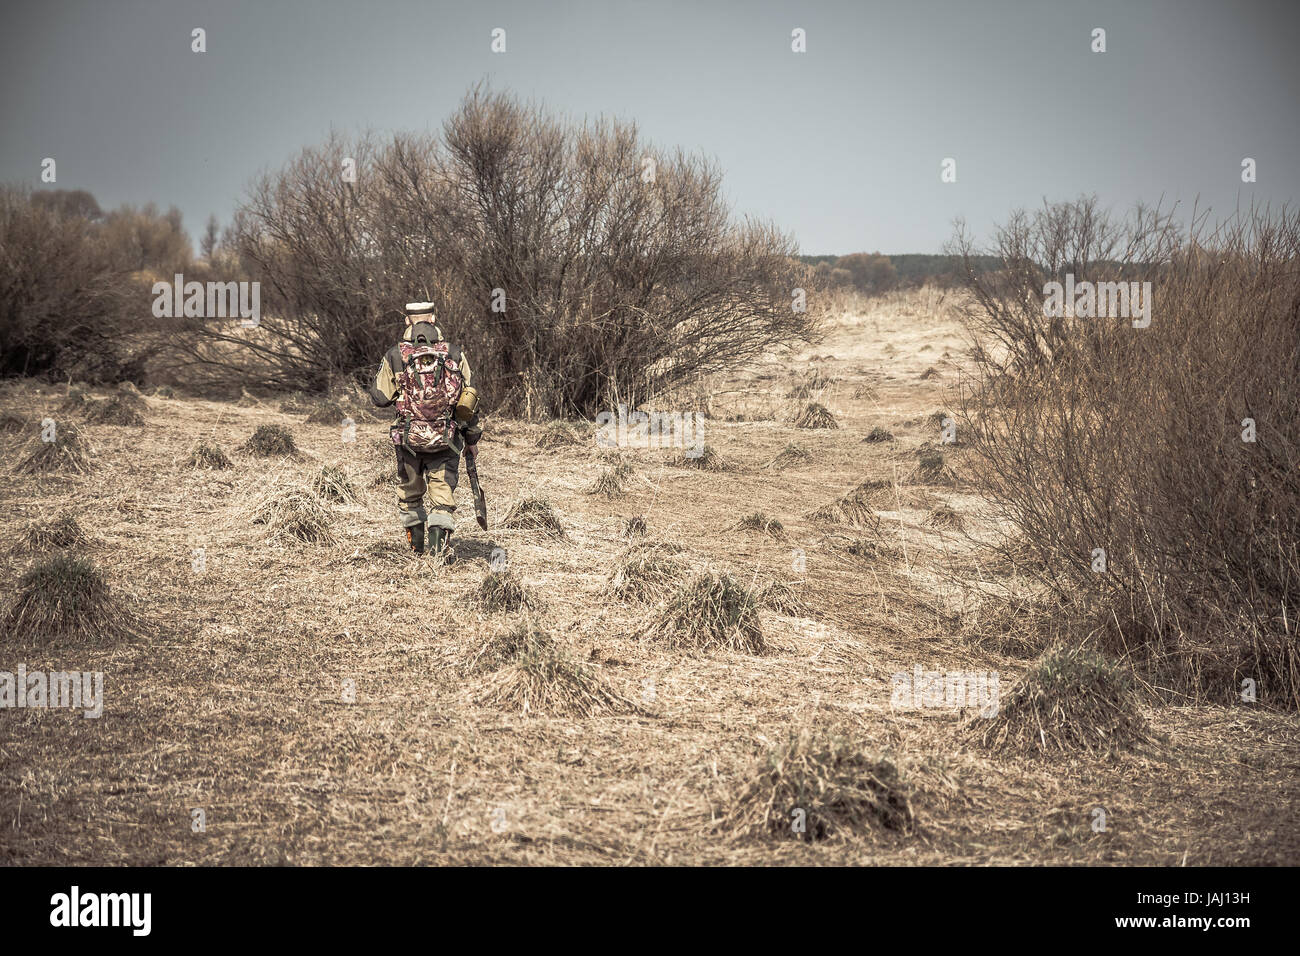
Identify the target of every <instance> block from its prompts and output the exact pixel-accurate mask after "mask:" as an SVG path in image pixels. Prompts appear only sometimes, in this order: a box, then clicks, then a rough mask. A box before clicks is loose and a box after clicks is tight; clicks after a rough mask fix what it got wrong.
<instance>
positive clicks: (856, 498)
mask: <svg viewBox="0 0 1300 956" xmlns="http://www.w3.org/2000/svg"><path fill="white" fill-rule="evenodd" d="M884 484H885V485H886V486H888V484H889V483H888V482H884ZM879 490H880V489H879V488H878V487H877V486H876V483H875V482H869V481H867V482H863V483H862V484H860V485H858V486H857V487H856V488H854V489H853V490H852V491H850V492H848V493H847V494H845V495H842V496H841V497H839V498H836V499H835V500H834V501H832V502H831V503H830V504H826V505H822V506H821V507H820V508H817V509H816V510H815V511H812V512H810V513H809V514H808V518H809V519H810V520H812V521H816V522H819V523H822V524H847V525H853V526H854V527H859V528H873V529H875V528H879V527H880V518H879V517H877V516H876V513H875V511H874V510H873V509H872V504H873V502H874V501H875V500H876V496H877V493H878V492H879Z"/></svg>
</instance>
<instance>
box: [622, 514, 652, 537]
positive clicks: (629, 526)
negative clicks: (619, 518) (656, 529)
mask: <svg viewBox="0 0 1300 956" xmlns="http://www.w3.org/2000/svg"><path fill="white" fill-rule="evenodd" d="M649 530H650V529H649V526H648V525H647V524H646V523H645V517H644V516H643V515H633V516H632V517H630V518H624V519H623V537H624V538H639V537H641V536H642V535H644V534H645V533H646V532H647V531H649Z"/></svg>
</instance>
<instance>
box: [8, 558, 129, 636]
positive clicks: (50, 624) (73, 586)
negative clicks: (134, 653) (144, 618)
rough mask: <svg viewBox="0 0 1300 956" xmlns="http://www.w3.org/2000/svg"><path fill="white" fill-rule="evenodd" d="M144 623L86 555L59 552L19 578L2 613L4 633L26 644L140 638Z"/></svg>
mask: <svg viewBox="0 0 1300 956" xmlns="http://www.w3.org/2000/svg"><path fill="white" fill-rule="evenodd" d="M139 632H140V625H139V622H138V621H137V619H136V617H135V615H134V614H133V613H132V611H131V609H130V608H129V607H127V606H126V605H125V604H124V603H123V602H122V601H121V600H120V599H119V598H118V597H117V595H116V594H115V593H114V592H113V591H112V590H111V589H110V588H109V586H108V584H107V583H105V581H104V578H103V576H102V575H101V574H100V573H99V571H98V570H96V568H95V566H94V565H93V564H91V563H90V562H89V561H87V560H85V559H84V558H78V557H74V556H71V555H64V554H59V555H55V556H54V557H51V558H47V559H46V560H44V561H42V562H40V563H39V564H36V565H34V566H33V567H32V568H31V569H29V570H28V571H27V572H26V573H25V574H24V575H23V576H22V577H21V578H20V579H19V581H18V587H17V589H16V590H15V592H14V596H13V598H12V599H11V601H10V602H9V605H8V607H6V608H5V611H4V614H3V617H0V635H4V637H5V639H15V640H17V641H18V642H19V643H22V644H32V645H37V644H49V643H53V642H63V641H77V642H87V641H95V642H97V643H98V642H103V641H116V640H120V639H125V638H130V637H133V636H136V635H137V634H138V633H139Z"/></svg>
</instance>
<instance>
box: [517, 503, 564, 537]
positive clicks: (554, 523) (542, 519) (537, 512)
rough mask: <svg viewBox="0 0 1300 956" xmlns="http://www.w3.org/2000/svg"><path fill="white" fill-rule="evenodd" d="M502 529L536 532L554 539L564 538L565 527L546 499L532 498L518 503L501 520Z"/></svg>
mask: <svg viewBox="0 0 1300 956" xmlns="http://www.w3.org/2000/svg"><path fill="white" fill-rule="evenodd" d="M501 527H503V528H510V529H513V530H515V531H536V532H537V533H539V534H543V535H547V536H549V537H553V538H563V537H564V536H565V535H564V526H563V525H561V524H560V519H559V516H557V515H556V513H555V509H554V508H553V507H552V506H551V503H550V501H548V500H547V499H545V498H538V497H530V498H523V499H521V500H520V501H516V502H515V503H514V504H512V505H511V506H510V508H509V509H508V510H507V511H506V514H505V517H504V518H502V519H501Z"/></svg>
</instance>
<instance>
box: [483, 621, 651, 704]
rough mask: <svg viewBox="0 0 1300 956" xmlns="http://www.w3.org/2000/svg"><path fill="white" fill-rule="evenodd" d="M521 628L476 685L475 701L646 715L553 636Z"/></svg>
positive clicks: (508, 639) (527, 627) (532, 629)
mask: <svg viewBox="0 0 1300 956" xmlns="http://www.w3.org/2000/svg"><path fill="white" fill-rule="evenodd" d="M519 630H520V631H523V633H522V634H521V633H519V632H515V633H513V634H512V635H511V636H510V637H508V638H507V640H506V642H505V646H504V647H501V648H498V649H497V650H498V651H499V652H501V653H502V656H507V655H508V659H507V660H506V662H505V663H504V664H503V666H501V667H500V668H499V669H497V670H495V671H494V672H493V673H492V674H491V675H489V676H488V677H487V678H486V679H485V680H484V681H483V683H482V684H481V685H480V686H479V687H478V688H477V690H476V692H475V694H474V701H475V703H476V704H478V705H479V706H483V707H489V708H493V709H497V710H508V711H514V712H517V713H519V714H521V715H525V716H528V715H533V716H546V717H594V716H597V715H599V714H637V713H642V710H641V708H640V707H639V706H638V705H637V704H636V703H635V702H634V701H632V700H631V699H629V698H627V697H625V696H623V695H622V694H620V693H619V692H618V691H616V690H614V689H613V688H612V687H610V686H609V684H608V683H606V681H605V680H604V679H603V678H602V677H601V676H600V675H599V674H598V673H596V671H595V670H593V669H592V668H590V667H587V666H586V665H584V664H580V663H578V662H577V661H574V660H573V659H572V658H570V657H569V656H568V655H567V654H566V653H565V652H564V651H563V650H562V649H561V648H559V647H558V646H557V645H556V644H555V642H554V641H553V640H552V639H551V638H550V637H549V636H547V635H545V634H544V633H542V632H540V631H537V630H535V629H534V628H533V627H532V626H531V625H529V624H524V625H521V627H520V629H519ZM512 651H513V653H512Z"/></svg>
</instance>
